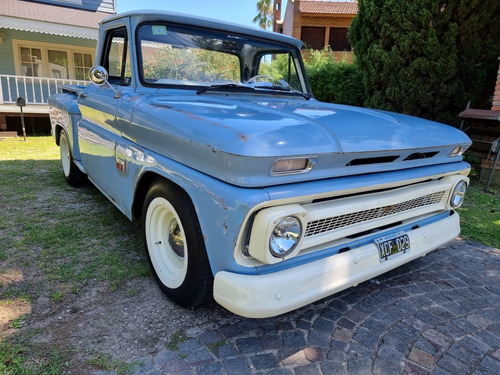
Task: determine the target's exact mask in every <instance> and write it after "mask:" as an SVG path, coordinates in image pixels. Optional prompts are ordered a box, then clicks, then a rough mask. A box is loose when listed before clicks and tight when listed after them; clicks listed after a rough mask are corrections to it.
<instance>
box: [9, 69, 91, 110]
mask: <svg viewBox="0 0 500 375" xmlns="http://www.w3.org/2000/svg"><path fill="white" fill-rule="evenodd" d="M60 85H82V86H86V85H88V82H87V81H79V80H74V79H57V78H45V77H25V76H13V75H5V74H0V104H15V103H16V99H17V98H19V97H20V96H21V97H23V98H24V99H25V100H26V104H47V100H48V98H49V96H51V95H54V94H56V93H59V92H62V89H61V88H60V87H59V86H60Z"/></svg>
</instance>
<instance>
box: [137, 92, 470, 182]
mask: <svg viewBox="0 0 500 375" xmlns="http://www.w3.org/2000/svg"><path fill="white" fill-rule="evenodd" d="M170 98H172V96H170V97H167V96H164V97H161V96H160V97H159V96H158V95H156V96H154V97H151V98H150V99H149V100H146V101H144V102H143V103H142V104H140V105H139V106H138V107H137V108H136V110H135V112H134V117H133V121H134V123H135V125H136V127H138V128H142V129H141V130H140V131H137V132H135V134H133V138H134V140H135V141H136V142H137V143H138V144H142V145H148V148H150V149H152V150H153V151H155V152H158V153H160V154H162V155H164V156H167V157H169V158H172V159H174V160H177V161H179V162H181V163H183V164H186V165H188V166H190V167H193V168H195V169H198V170H200V171H202V172H204V173H207V174H210V175H212V176H214V177H216V178H219V179H223V180H225V181H228V182H231V183H234V184H236V185H241V186H262V185H263V184H265V185H268V184H271V185H274V184H278V183H285V182H290V181H298V180H310V179H315V178H327V177H335V176H340V175H352V174H360V173H367V172H373V171H380V170H396V169H402V168H411V167H417V166H422V165H430V164H438V163H448V162H453V161H458V160H461V156H458V157H450V156H449V155H450V152H451V151H452V150H453V149H454V148H455V147H457V146H464V148H465V147H467V146H468V145H469V144H470V140H469V138H468V137H467V136H466V135H465V134H464V133H462V132H461V131H459V130H457V129H454V128H451V127H449V126H446V125H443V124H439V123H436V122H431V121H428V120H423V119H419V118H415V117H411V116H406V115H401V114H396V113H389V112H383V111H378V110H372V109H366V108H358V107H351V106H345V105H338V104H329V103H322V102H319V101H316V100H314V99H313V100H305V99H303V98H300V97H297V98H295V97H291V98H290V97H286V98H284V97H283V96H270V95H265V96H264V95H262V96H260V95H238V94H236V95H235V94H231V99H228V96H226V95H224V94H219V93H210V94H204V95H198V96H185V100H179V98H182V96H179V95H175V98H176V99H170ZM139 138H141V139H139ZM187 150H189V152H188V151H187ZM178 155H183V156H182V157H179V156H178ZM299 156H303V157H311V158H312V159H315V160H316V165H315V167H314V168H313V170H312V171H311V172H309V173H307V174H303V175H302V176H299V175H298V174H297V175H295V176H293V177H291V176H271V174H272V173H270V171H271V167H272V164H273V163H274V162H275V161H276V160H277V159H283V158H290V157H299Z"/></svg>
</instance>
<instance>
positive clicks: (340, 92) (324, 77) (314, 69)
mask: <svg viewBox="0 0 500 375" xmlns="http://www.w3.org/2000/svg"><path fill="white" fill-rule="evenodd" d="M303 55H304V63H305V67H306V71H307V75H308V76H309V82H310V84H311V89H312V92H313V94H314V96H315V98H316V99H318V100H321V101H324V102H331V103H340V104H350V105H356V106H361V105H363V102H364V95H365V90H364V86H363V82H362V75H361V73H360V71H359V69H358V66H357V65H356V64H352V63H349V62H347V61H335V59H334V58H333V54H332V53H331V52H329V51H317V50H306V51H304V53H303Z"/></svg>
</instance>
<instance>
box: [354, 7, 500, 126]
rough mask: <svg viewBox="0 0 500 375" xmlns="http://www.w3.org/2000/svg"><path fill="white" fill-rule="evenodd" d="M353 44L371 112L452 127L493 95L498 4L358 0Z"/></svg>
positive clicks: (499, 41) (499, 50)
mask: <svg viewBox="0 0 500 375" xmlns="http://www.w3.org/2000/svg"><path fill="white" fill-rule="evenodd" d="M349 38H350V41H351V44H352V45H353V47H354V52H355V55H356V60H357V63H358V64H359V68H360V70H361V73H362V76H363V83H364V86H365V89H366V100H365V105H366V106H369V107H375V108H381V109H386V110H391V111H397V112H403V113H408V114H412V115H416V116H421V117H426V118H431V119H434V120H438V121H444V122H453V121H454V120H455V119H456V116H457V114H458V112H460V110H462V109H463V108H464V107H465V103H466V101H467V100H468V99H470V100H471V101H472V103H473V106H474V107H484V106H487V98H488V96H489V95H492V94H493V91H494V84H495V80H496V79H495V76H496V71H497V67H498V60H497V58H498V56H499V55H500V1H498V0H411V1H402V0H359V11H358V15H357V17H356V18H355V19H354V20H353V22H352V24H351V28H350V32H349Z"/></svg>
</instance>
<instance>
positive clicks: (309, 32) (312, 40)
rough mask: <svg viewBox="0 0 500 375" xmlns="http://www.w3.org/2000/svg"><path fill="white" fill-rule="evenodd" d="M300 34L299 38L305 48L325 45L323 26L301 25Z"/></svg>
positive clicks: (319, 47) (318, 47)
mask: <svg viewBox="0 0 500 375" xmlns="http://www.w3.org/2000/svg"><path fill="white" fill-rule="evenodd" d="M300 35H301V36H300V40H302V41H303V42H304V44H305V45H306V47H307V48H312V49H323V48H324V47H325V28H324V27H312V26H302V28H301V31H300Z"/></svg>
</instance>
